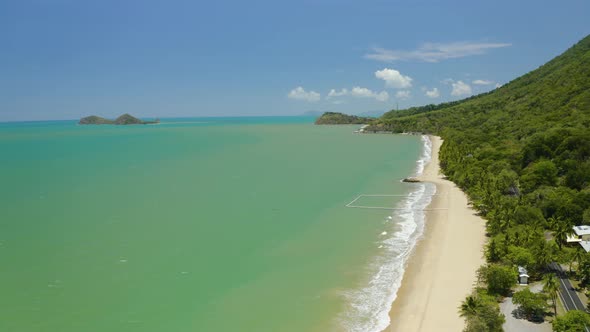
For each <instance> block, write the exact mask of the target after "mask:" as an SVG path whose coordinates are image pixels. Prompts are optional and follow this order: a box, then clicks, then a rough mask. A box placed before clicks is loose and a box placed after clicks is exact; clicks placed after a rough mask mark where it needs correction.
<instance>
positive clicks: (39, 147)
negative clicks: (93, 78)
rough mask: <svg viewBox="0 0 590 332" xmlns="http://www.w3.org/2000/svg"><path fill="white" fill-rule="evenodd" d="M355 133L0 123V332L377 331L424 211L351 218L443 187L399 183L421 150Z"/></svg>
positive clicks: (248, 123)
mask: <svg viewBox="0 0 590 332" xmlns="http://www.w3.org/2000/svg"><path fill="white" fill-rule="evenodd" d="M166 122H170V123H166ZM355 129H357V127H355V126H314V125H312V124H311V123H310V119H309V118H215V119H213V118H206V119H170V120H166V119H165V120H163V123H162V124H160V125H153V126H125V127H120V126H77V125H75V123H74V122H71V121H65V122H45V123H11V124H0V151H2V153H1V154H0V180H1V183H2V186H1V187H0V202H1V203H0V204H1V205H2V206H1V209H0V211H1V212H0V213H1V215H0V262H2V268H1V269H0V284H1V285H3V286H2V296H1V297H0V307H1V308H3V318H2V319H0V330H6V331H143V332H145V331H279V330H280V331H331V330H334V331H336V330H338V331H339V330H350V331H354V330H363V331H370V330H372V329H373V328H377V327H378V326H380V325H379V324H381V325H382V324H383V320H384V319H387V318H386V316H383V315H382V313H383V312H387V311H388V308H387V306H388V305H389V304H390V303H388V302H390V300H392V299H393V293H394V286H395V276H396V275H398V274H400V273H401V267H402V266H403V264H400V263H396V262H402V260H401V259H402V258H403V257H404V255H406V254H407V252H406V249H407V248H408V245H410V246H411V243H413V241H415V238H416V237H417V236H419V235H420V227H421V225H420V223H421V221H420V216H418V215H414V214H408V213H409V212H410V211H411V209H409V207H410V206H411V205H412V204H414V205H416V204H418V205H420V204H425V200H424V199H418V198H412V199H406V198H404V197H400V196H392V197H390V198H383V197H382V198H379V202H378V203H379V205H383V204H388V206H391V207H394V206H397V207H408V209H406V210H405V211H397V212H395V213H393V214H392V212H391V211H387V210H381V209H357V208H346V207H345V205H346V204H347V203H349V202H350V201H352V200H353V199H354V198H356V197H357V196H358V195H360V194H388V195H407V194H410V193H412V194H418V193H420V192H423V193H425V194H428V193H431V191H432V188H429V187H427V186H424V185H412V184H403V183H400V182H399V179H400V178H402V177H406V176H409V175H412V174H413V173H414V172H415V171H416V167H417V164H416V160H418V159H419V158H420V157H421V153H422V150H423V142H422V141H421V140H420V137H418V136H394V135H358V134H353V133H352V132H353V131H354V130H355ZM429 190H430V191H429ZM426 196H428V195H425V197H426ZM370 204H373V203H370ZM408 204H409V205H408ZM418 205H416V206H418ZM389 215H393V219H392V220H391V221H388V219H387V216H389ZM384 232H385V234H384ZM407 239H410V240H407ZM404 241H405V242H407V243H405V242H404ZM376 277H378V278H377V279H376ZM388 278H389V279H388ZM391 278H393V279H391ZM375 280H380V282H379V283H380V286H379V287H376V288H375V287H373V286H374V285H375V284H376V283H378V282H376V281H375ZM392 281H393V282H392ZM371 287H373V288H371ZM361 307H366V308H369V309H370V310H369V311H363V309H359V308H361ZM375 310H377V311H375ZM367 312H371V314H370V315H367V314H366V313H367Z"/></svg>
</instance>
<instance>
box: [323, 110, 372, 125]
mask: <svg viewBox="0 0 590 332" xmlns="http://www.w3.org/2000/svg"><path fill="white" fill-rule="evenodd" d="M372 120H374V118H368V117H362V116H356V115H347V114H343V113H337V112H326V113H324V114H322V116H320V117H319V118H317V119H316V120H315V124H318V125H322V124H329V125H333V124H365V123H369V122H371V121H372Z"/></svg>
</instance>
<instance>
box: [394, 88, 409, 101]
mask: <svg viewBox="0 0 590 332" xmlns="http://www.w3.org/2000/svg"><path fill="white" fill-rule="evenodd" d="M395 98H398V99H408V98H410V91H408V90H401V91H398V92H396V93H395Z"/></svg>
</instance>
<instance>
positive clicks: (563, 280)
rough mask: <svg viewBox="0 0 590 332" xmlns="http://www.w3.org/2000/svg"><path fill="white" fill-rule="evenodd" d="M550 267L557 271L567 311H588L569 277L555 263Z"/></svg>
mask: <svg viewBox="0 0 590 332" xmlns="http://www.w3.org/2000/svg"><path fill="white" fill-rule="evenodd" d="M549 267H550V268H551V269H552V270H553V271H555V274H556V275H557V277H558V279H559V288H560V290H559V298H560V299H561V302H562V303H563V306H564V307H565V310H566V311H570V310H582V311H586V307H585V306H584V303H582V300H580V298H579V297H578V294H577V293H576V291H575V289H574V286H572V284H571V282H570V280H569V279H568V278H567V275H566V274H565V272H564V271H563V269H562V268H561V266H560V265H559V264H557V263H555V262H553V263H551V264H549ZM586 332H590V328H589V327H588V326H586Z"/></svg>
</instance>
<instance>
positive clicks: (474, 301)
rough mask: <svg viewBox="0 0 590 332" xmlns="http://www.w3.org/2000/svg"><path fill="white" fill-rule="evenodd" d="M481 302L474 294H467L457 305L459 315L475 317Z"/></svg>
mask: <svg viewBox="0 0 590 332" xmlns="http://www.w3.org/2000/svg"><path fill="white" fill-rule="evenodd" d="M482 306H483V304H482V303H481V300H480V299H479V298H477V297H476V296H473V295H469V296H467V298H466V299H465V301H463V302H462V303H461V306H459V316H461V317H464V318H470V317H475V316H476V315H477V313H478V312H479V310H480V309H481V307H482Z"/></svg>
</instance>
